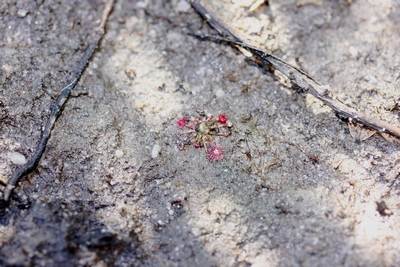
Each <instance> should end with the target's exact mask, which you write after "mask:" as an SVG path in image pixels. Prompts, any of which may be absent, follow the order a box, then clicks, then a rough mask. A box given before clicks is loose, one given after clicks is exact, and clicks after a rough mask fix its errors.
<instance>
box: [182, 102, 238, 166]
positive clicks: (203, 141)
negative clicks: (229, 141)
mask: <svg viewBox="0 0 400 267" xmlns="http://www.w3.org/2000/svg"><path fill="white" fill-rule="evenodd" d="M196 113H197V114H198V115H197V116H196V117H193V118H191V119H189V118H188V116H185V117H182V118H179V119H178V120H177V122H176V126H177V127H178V128H187V129H188V130H186V131H183V132H181V133H180V134H179V136H183V135H187V136H185V138H184V139H183V141H179V142H178V148H179V149H180V150H183V149H184V148H185V146H186V145H191V144H194V147H195V148H200V147H204V150H205V152H206V154H207V156H208V157H209V159H211V160H221V159H222V158H223V157H224V153H225V151H224V149H223V147H222V146H221V145H218V144H214V143H213V142H212V140H211V135H217V136H229V135H231V132H230V128H231V127H232V126H233V124H232V122H230V121H229V120H228V117H227V116H226V115H225V114H220V115H219V116H218V119H214V116H213V115H206V114H205V112H204V109H203V108H199V109H198V110H196ZM207 144H209V147H207Z"/></svg>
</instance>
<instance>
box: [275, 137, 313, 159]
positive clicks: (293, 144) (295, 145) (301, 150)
mask: <svg viewBox="0 0 400 267" xmlns="http://www.w3.org/2000/svg"><path fill="white" fill-rule="evenodd" d="M281 142H282V143H286V144H289V145H292V146H294V147H296V148H297V149H298V150H300V152H301V153H303V154H304V155H306V156H307V157H309V158H310V159H312V160H313V161H314V162H316V163H318V162H319V159H318V157H317V156H315V155H313V154H311V153H308V152H307V151H305V150H304V149H302V148H301V147H300V146H299V145H298V144H295V143H293V142H289V141H285V140H282V141H281Z"/></svg>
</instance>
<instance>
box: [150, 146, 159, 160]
mask: <svg viewBox="0 0 400 267" xmlns="http://www.w3.org/2000/svg"><path fill="white" fill-rule="evenodd" d="M160 152H161V146H160V145H158V144H155V145H154V146H153V149H152V150H151V157H152V158H153V159H155V158H157V157H158V155H159V154H160Z"/></svg>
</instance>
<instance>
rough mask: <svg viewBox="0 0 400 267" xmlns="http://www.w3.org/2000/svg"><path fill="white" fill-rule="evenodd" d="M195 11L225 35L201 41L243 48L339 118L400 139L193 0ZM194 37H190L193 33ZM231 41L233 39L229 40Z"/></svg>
mask: <svg viewBox="0 0 400 267" xmlns="http://www.w3.org/2000/svg"><path fill="white" fill-rule="evenodd" d="M191 4H192V7H193V8H194V9H195V10H196V11H197V12H198V13H199V14H200V15H201V16H202V17H203V18H204V19H205V20H206V21H207V22H208V23H209V24H210V25H211V26H212V27H213V28H214V29H215V30H216V31H217V32H218V33H219V34H220V35H221V36H224V37H216V36H201V35H196V34H192V35H196V36H197V37H199V38H202V39H206V40H212V41H223V42H227V43H229V44H233V45H237V46H240V47H242V48H244V49H246V50H247V51H249V52H250V53H251V54H252V55H253V56H254V57H255V58H256V59H258V60H259V61H261V63H262V65H264V66H271V67H273V68H274V69H276V70H278V71H280V72H281V73H282V74H283V75H285V76H286V77H287V78H288V79H289V80H290V81H291V82H292V83H294V84H296V85H297V86H298V87H300V88H301V89H302V90H303V91H304V92H307V93H310V94H311V95H313V96H314V97H316V98H318V99H319V100H320V101H321V102H322V103H323V104H325V105H326V106H328V107H330V108H331V109H332V110H333V111H334V112H335V113H336V115H337V116H338V117H339V118H341V119H343V120H348V121H349V122H353V123H359V124H361V125H363V126H366V127H369V128H372V129H375V130H377V131H379V132H381V133H387V134H390V135H392V136H394V137H396V138H399V139H400V128H399V127H397V126H394V125H392V124H390V123H387V122H385V121H382V120H379V119H376V118H373V117H371V116H369V115H367V114H364V113H362V112H359V111H357V110H356V109H354V108H351V107H348V106H346V105H345V104H343V103H342V102H340V101H338V100H337V99H336V97H335V96H333V94H332V92H331V91H330V87H329V85H323V84H321V83H320V82H318V81H317V80H315V79H314V78H313V77H311V76H310V75H308V74H307V73H305V72H303V71H302V70H300V69H298V68H296V67H294V66H292V65H290V64H289V63H287V62H285V61H284V60H282V59H280V58H278V57H276V56H274V55H272V54H270V53H268V52H267V51H265V50H263V49H262V48H260V47H258V46H256V45H253V44H250V43H249V42H246V41H245V40H246V39H245V38H243V37H241V36H240V34H238V33H237V32H236V31H234V30H233V29H232V28H231V27H230V26H228V25H227V24H226V23H225V22H223V21H222V20H221V19H220V18H218V16H217V15H215V13H213V12H212V11H211V9H210V8H208V7H207V6H206V5H205V4H204V3H203V1H199V0H192V1H191ZM189 34H190V33H189ZM225 37H228V38H230V39H227V38H225Z"/></svg>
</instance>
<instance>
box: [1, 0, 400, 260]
mask: <svg viewBox="0 0 400 267" xmlns="http://www.w3.org/2000/svg"><path fill="white" fill-rule="evenodd" d="M184 2H185V1H178V0H174V1H161V0H159V1H156V0H151V1H123V0H122V1H118V2H117V3H116V6H115V9H114V12H113V13H112V15H111V17H110V20H109V23H108V26H107V28H108V30H107V34H106V35H105V37H104V39H103V41H102V44H101V46H100V47H99V51H98V52H97V53H96V54H95V56H94V58H93V60H92V62H91V64H90V66H89V68H88V69H87V71H86V72H85V73H84V75H83V77H82V79H81V81H80V83H79V86H78V87H77V89H76V95H78V93H82V92H84V93H86V94H83V95H82V94H81V95H80V96H79V97H74V98H71V99H70V101H69V102H68V103H67V105H66V107H65V110H64V113H63V115H62V116H61V117H60V119H59V121H58V122H57V124H56V127H55V128H54V131H53V134H52V137H51V138H50V141H49V143H48V147H47V149H46V152H45V154H44V155H43V158H42V159H41V161H40V163H39V166H38V168H37V170H36V171H35V172H33V173H32V174H30V175H29V176H28V179H27V180H23V181H22V182H21V185H20V186H19V187H18V188H17V189H16V190H15V194H14V197H13V199H12V202H11V205H10V207H9V208H8V209H7V210H5V212H4V214H1V219H0V223H1V224H0V245H1V252H0V262H1V265H2V266H7V265H9V266H10V265H18V266H71V265H74V266H339V265H343V266H397V265H398V263H399V262H400V252H399V250H398V247H399V246H400V230H399V229H400V218H399V205H400V204H399V203H400V200H399V197H398V195H399V189H400V183H399V182H398V180H397V179H398V175H399V173H400V163H399V158H400V152H399V147H400V146H399V143H398V141H397V140H393V139H391V138H387V137H382V136H380V135H374V136H373V137H372V138H370V139H368V140H366V141H364V142H362V143H361V144H357V143H355V142H354V139H353V138H352V137H351V135H350V134H349V130H348V126H347V124H345V123H344V122H340V121H339V120H338V119H337V118H336V117H335V116H334V114H332V113H331V111H330V110H329V109H328V108H326V107H323V106H321V104H320V103H319V102H318V101H317V100H315V99H314V98H313V97H311V96H304V95H302V94H298V93H297V92H295V91H293V90H292V89H290V88H287V87H285V81H284V80H281V79H280V78H278V77H277V76H274V75H273V74H272V73H270V72H268V71H266V72H265V73H263V71H262V70H260V69H258V68H257V67H255V66H253V65H252V64H248V62H246V61H247V60H246V57H245V56H244V55H242V54H240V53H239V52H238V51H236V50H235V49H233V48H231V47H228V46H224V45H220V44H215V43H210V42H200V41H199V40H197V39H195V38H193V37H190V36H186V35H184V34H182V29H183V28H190V29H192V30H194V31H197V30H199V31H202V32H209V33H212V30H210V28H209V26H208V25H207V24H205V23H204V22H203V21H202V20H201V19H200V17H199V16H198V15H197V14H196V13H195V12H194V11H193V10H191V9H189V10H187V8H186V7H185V3H184ZM212 2H213V5H214V7H215V9H216V10H218V11H219V13H220V14H221V16H223V17H224V18H225V19H226V20H227V21H229V22H230V23H232V25H234V26H235V27H236V28H238V29H239V30H241V31H243V33H244V34H246V35H248V36H249V37H250V38H251V39H253V40H254V41H256V42H257V43H259V44H262V45H263V46H264V47H265V48H266V49H269V50H271V51H273V52H274V54H276V55H278V56H280V57H282V58H283V59H285V60H287V61H289V62H291V63H293V64H296V65H298V66H299V67H301V68H302V69H304V70H305V71H306V72H308V73H309V74H311V75H313V76H314V77H315V78H317V79H318V80H320V81H321V82H323V83H325V84H329V85H330V86H331V88H332V91H333V92H334V93H335V94H336V95H337V96H338V97H339V99H340V100H341V101H343V102H345V103H347V104H349V105H351V106H353V107H357V108H358V109H360V110H362V111H364V112H366V113H369V114H373V115H374V116H376V117H379V118H381V119H384V120H386V121H388V122H391V123H393V124H396V125H399V121H398V120H399V110H398V109H394V110H392V111H389V109H390V107H392V106H394V103H395V102H394V101H396V100H397V99H398V98H399V91H398V88H399V85H400V84H399V83H400V82H399V79H400V77H399V72H400V55H399V53H398V44H399V42H400V28H399V27H398V25H399V23H400V2H399V1H395V0H383V1H353V2H352V3H351V4H349V3H348V1H344V0H335V1H317V0H315V1H299V0H297V1H294V0H284V1H269V5H268V6H267V5H263V6H261V7H260V8H259V9H257V10H256V11H255V12H249V7H250V6H251V4H252V3H253V2H255V1H237V0H232V1H212ZM350 2H351V1H350ZM102 8H103V4H102V2H101V1H17V0H15V1H12V0H9V1H7V0H6V1H3V2H1V3H0V14H1V16H0V52H1V57H0V82H1V87H0V100H1V105H0V116H1V117H0V123H1V127H0V155H1V156H0V176H1V178H2V179H3V180H5V181H7V179H8V178H9V177H10V176H11V174H12V172H13V171H15V170H16V168H17V167H18V166H16V165H13V163H12V162H11V161H10V159H9V157H8V155H9V154H10V153H12V152H18V153H21V154H23V155H24V156H26V157H29V156H30V155H31V154H32V152H33V151H34V149H35V147H36V144H37V142H38V140H39V136H40V130H41V127H42V125H43V123H44V121H45V120H46V119H47V116H48V114H49V106H50V104H51V103H52V102H53V101H54V100H55V98H56V97H57V96H58V93H59V91H60V90H61V88H63V87H64V85H65V83H66V81H67V80H68V78H69V77H70V75H71V72H72V71H73V69H74V67H75V65H76V63H77V61H78V60H79V59H80V57H81V56H82V52H83V50H84V48H85V46H86V44H87V43H88V40H89V39H90V36H91V34H92V33H93V29H94V28H95V27H96V26H97V23H98V19H99V18H100V15H101V12H102ZM199 106H202V107H204V108H205V110H206V111H207V112H209V113H212V114H215V115H217V114H220V113H224V114H227V116H228V117H229V118H230V119H231V120H232V121H233V122H234V125H235V126H234V128H233V133H232V135H231V136H230V137H227V138H225V137H214V140H215V142H217V143H219V144H221V145H222V146H223V147H224V149H225V155H224V160H222V161H220V162H210V161H209V160H208V159H207V157H206V155H205V153H204V150H202V149H195V148H194V147H188V148H186V149H185V150H184V151H179V150H178V148H177V146H176V141H177V140H178V139H177V134H178V133H179V129H177V128H176V126H175V123H176V120H177V119H178V118H179V117H181V116H183V115H184V114H186V113H193V112H194V111H195V110H196V108H198V107H199ZM282 141H289V142H292V143H295V144H297V145H299V146H300V147H301V148H302V149H303V150H304V151H307V152H308V153H311V154H313V155H315V156H317V157H318V158H319V163H317V164H316V163H314V162H313V161H312V160H311V159H309V158H308V157H307V156H306V155H305V154H303V153H302V152H300V151H299V150H298V149H297V148H296V147H295V146H293V145H290V144H288V143H285V142H282ZM155 145H157V146H159V150H158V149H157V150H158V151H159V154H157V157H152V150H153V148H154V146H155ZM378 204H379V205H378ZM378 207H379V208H378Z"/></svg>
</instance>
